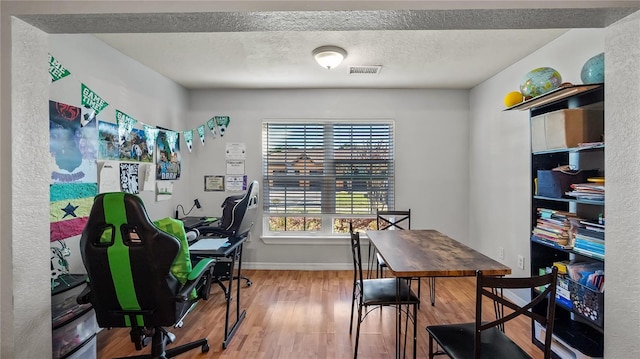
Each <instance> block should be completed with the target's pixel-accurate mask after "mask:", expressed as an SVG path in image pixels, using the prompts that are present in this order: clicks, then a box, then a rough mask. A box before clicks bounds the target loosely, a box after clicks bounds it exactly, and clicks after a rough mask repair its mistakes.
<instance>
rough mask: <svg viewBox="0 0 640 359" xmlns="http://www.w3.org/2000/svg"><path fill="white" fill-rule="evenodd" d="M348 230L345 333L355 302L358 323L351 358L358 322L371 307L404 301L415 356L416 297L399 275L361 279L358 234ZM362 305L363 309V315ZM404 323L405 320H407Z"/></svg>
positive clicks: (351, 327)
mask: <svg viewBox="0 0 640 359" xmlns="http://www.w3.org/2000/svg"><path fill="white" fill-rule="evenodd" d="M350 232H351V254H352V257H353V295H352V297H351V321H350V323H349V334H351V333H352V331H353V313H354V309H355V305H356V303H357V305H358V324H357V328H356V347H355V352H354V355H353V358H354V359H356V358H357V357H358V344H359V341H360V324H361V323H362V321H363V320H364V319H365V318H366V317H367V315H368V314H369V313H371V311H372V310H374V309H375V307H378V306H380V307H382V306H395V305H401V306H402V305H406V306H407V309H406V312H407V314H410V313H409V307H410V306H413V314H412V317H411V316H410V315H408V317H411V320H412V321H413V333H414V336H413V353H414V356H413V357H414V358H415V357H416V337H417V335H416V330H417V320H418V318H417V314H418V303H420V299H419V298H418V296H416V295H415V293H414V292H413V291H412V290H411V288H410V287H409V285H408V284H407V282H406V281H405V280H403V279H400V278H395V277H394V278H373V279H364V278H363V276H362V255H361V252H360V234H359V233H357V232H355V233H354V232H353V230H352V228H350ZM397 285H400V297H399V299H400V300H399V301H398V297H397V294H398V292H397V291H398V289H397ZM368 307H374V308H372V309H367V308H368ZM363 309H364V310H365V313H364V315H363ZM407 324H408V322H407ZM406 335H407V331H406V328H405V340H404V345H405V350H406V345H407V338H406Z"/></svg>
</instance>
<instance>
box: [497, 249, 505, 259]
mask: <svg viewBox="0 0 640 359" xmlns="http://www.w3.org/2000/svg"><path fill="white" fill-rule="evenodd" d="M498 250H499V251H500V253H499V254H498V257H499V258H500V259H504V247H500V248H498Z"/></svg>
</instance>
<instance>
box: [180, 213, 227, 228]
mask: <svg viewBox="0 0 640 359" xmlns="http://www.w3.org/2000/svg"><path fill="white" fill-rule="evenodd" d="M180 220H181V221H182V223H183V224H184V229H185V230H187V231H188V230H190V229H194V228H198V227H201V226H211V225H213V224H214V223H216V222H217V221H218V217H198V216H187V217H182V218H180Z"/></svg>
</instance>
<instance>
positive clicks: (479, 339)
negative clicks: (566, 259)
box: [427, 267, 558, 359]
mask: <svg viewBox="0 0 640 359" xmlns="http://www.w3.org/2000/svg"><path fill="white" fill-rule="evenodd" d="M557 277H558V269H557V268H556V267H553V270H552V271H551V273H549V274H544V275H541V276H535V277H525V278H511V277H510V278H502V277H495V276H485V275H483V274H482V272H481V271H478V272H477V273H476V278H477V284H476V319H475V321H474V322H472V323H464V324H444V325H431V326H428V327H427V332H428V333H429V359H433V357H434V356H435V355H442V354H446V355H448V356H449V357H450V358H452V359H471V358H474V359H480V358H492V359H518V358H531V357H530V356H529V355H528V354H527V353H526V352H525V351H524V350H522V348H520V347H519V346H518V345H517V344H516V343H514V342H513V341H512V340H511V339H510V338H509V337H508V336H507V335H506V334H505V332H504V331H505V328H504V324H505V323H506V322H508V321H510V320H512V319H514V318H516V317H518V316H520V315H526V316H527V317H529V318H531V319H533V320H535V321H536V322H538V323H540V324H541V325H542V326H543V328H544V330H545V340H544V348H543V353H544V358H545V359H550V358H551V341H552V332H553V321H554V318H555V308H556V305H555V301H556V288H557V281H558V279H557ZM534 288H538V289H540V288H544V290H539V291H538V294H537V295H536V296H535V297H533V298H532V299H531V300H530V301H529V302H528V303H526V304H524V305H518V304H515V303H512V302H511V301H509V300H507V299H506V298H504V296H502V290H503V289H534ZM486 298H488V299H489V300H491V302H492V304H493V308H494V310H495V320H491V321H486V320H483V318H487V317H488V316H489V315H490V314H488V313H486V312H487V311H485V313H483V309H484V308H486V307H489V306H483V300H485V301H486ZM543 301H546V302H547V308H546V310H543V311H542V312H541V311H538V310H537V309H536V310H534V309H533V308H534V307H536V306H537V305H538V304H539V303H542V302H543ZM485 304H486V303H485ZM504 307H507V308H509V309H510V311H509V313H507V314H505V311H504V309H505V308H504ZM434 341H435V342H436V343H437V346H438V347H440V348H441V349H442V350H441V351H434Z"/></svg>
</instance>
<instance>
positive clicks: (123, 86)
mask: <svg viewBox="0 0 640 359" xmlns="http://www.w3.org/2000/svg"><path fill="white" fill-rule="evenodd" d="M49 53H51V55H53V57H55V58H56V60H58V61H59V62H60V63H61V64H62V65H63V66H65V67H66V68H67V69H68V70H69V71H70V72H71V75H70V76H67V77H65V78H63V79H61V80H58V81H56V82H54V83H52V84H51V86H50V88H49V94H50V95H49V96H50V100H52V101H58V102H62V103H66V104H70V105H74V106H80V105H81V103H80V85H81V83H84V84H85V85H87V86H88V87H89V88H91V89H92V90H94V91H95V92H96V93H97V94H98V95H100V96H101V97H102V98H103V99H104V100H105V101H107V102H108V103H109V105H108V106H107V107H105V109H104V110H102V111H101V112H100V113H99V114H98V119H100V120H103V121H106V122H111V123H115V122H116V120H115V110H116V109H118V110H120V111H122V112H124V113H126V114H127V115H129V116H131V117H133V118H135V119H136V120H138V121H142V122H144V123H146V124H148V125H158V126H163V127H167V128H179V127H180V126H181V121H182V120H183V118H184V113H185V111H186V108H187V102H188V93H187V91H186V90H185V89H184V88H183V87H182V86H179V85H178V84H176V83H175V82H173V81H171V80H169V79H167V78H166V77H164V76H162V75H160V74H158V73H157V72H155V71H153V70H151V69H149V68H147V67H145V66H143V65H141V64H140V63H138V62H136V61H133V60H132V59H130V58H129V57H127V56H124V55H123V54H122V53H120V52H118V51H116V50H114V49H113V48H111V47H109V46H107V45H106V44H104V43H103V42H101V41H98V40H97V39H96V38H95V37H93V36H91V35H49ZM136 128H142V127H141V125H140V124H138V125H137V126H136ZM183 170H184V171H185V172H187V173H188V166H183ZM175 189H176V192H177V194H176V196H174V198H172V199H171V200H169V201H161V202H156V200H155V194H154V192H149V191H142V192H140V197H141V198H142V199H143V201H144V202H145V206H146V207H147V211H148V212H149V217H150V218H151V219H158V218H163V217H172V216H173V215H174V209H175V207H176V205H177V204H178V203H180V198H179V194H180V193H181V191H182V186H180V181H178V182H177V183H176V186H175ZM79 240H80V236H75V237H72V238H69V239H66V240H65V242H66V243H67V245H68V246H69V248H70V249H71V254H72V255H71V257H69V258H68V262H69V267H70V271H71V272H72V273H84V272H85V270H84V267H83V265H82V260H81V258H80V255H79V251H78V243H79Z"/></svg>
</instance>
